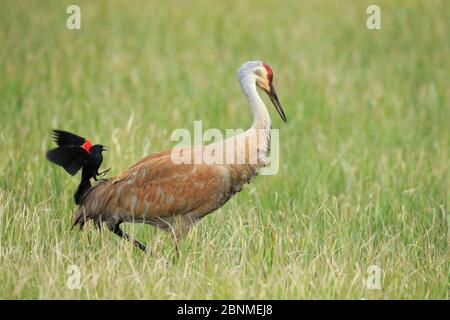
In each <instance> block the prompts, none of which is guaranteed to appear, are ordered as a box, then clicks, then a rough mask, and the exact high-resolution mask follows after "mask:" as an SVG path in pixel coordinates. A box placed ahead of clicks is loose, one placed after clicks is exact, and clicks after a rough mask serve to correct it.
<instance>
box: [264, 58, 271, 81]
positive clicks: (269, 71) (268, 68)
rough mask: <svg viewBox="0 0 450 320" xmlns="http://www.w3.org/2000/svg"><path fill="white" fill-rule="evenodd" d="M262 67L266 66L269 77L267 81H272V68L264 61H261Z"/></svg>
mask: <svg viewBox="0 0 450 320" xmlns="http://www.w3.org/2000/svg"><path fill="white" fill-rule="evenodd" d="M263 66H264V68H266V71H267V78H268V79H269V82H270V83H272V80H273V71H272V68H271V67H270V66H269V65H268V64H267V63H265V62H263Z"/></svg>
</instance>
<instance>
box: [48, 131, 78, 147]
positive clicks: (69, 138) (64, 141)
mask: <svg viewBox="0 0 450 320" xmlns="http://www.w3.org/2000/svg"><path fill="white" fill-rule="evenodd" d="M52 136H53V140H54V141H55V142H56V144H57V145H58V146H81V145H82V144H83V143H85V142H86V139H85V138H83V137H80V136H77V135H76V134H73V133H70V132H67V131H63V130H52Z"/></svg>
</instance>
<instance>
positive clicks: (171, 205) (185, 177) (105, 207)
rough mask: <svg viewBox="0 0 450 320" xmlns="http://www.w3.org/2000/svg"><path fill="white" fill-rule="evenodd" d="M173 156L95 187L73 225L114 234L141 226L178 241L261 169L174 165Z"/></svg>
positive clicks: (162, 155)
mask: <svg viewBox="0 0 450 320" xmlns="http://www.w3.org/2000/svg"><path fill="white" fill-rule="evenodd" d="M171 152H172V150H169V151H165V152H158V153H156V154H153V155H150V156H148V157H146V158H144V159H142V160H141V161H139V162H138V163H136V164H135V165H133V166H132V167H131V168H129V169H128V170H127V171H126V172H124V173H122V174H121V175H119V176H117V177H114V178H111V179H108V180H104V181H101V182H100V183H99V184H97V185H96V186H94V187H93V188H92V189H91V190H90V191H89V192H88V193H87V194H86V196H85V197H84V198H83V199H82V204H81V205H80V206H79V208H78V210H77V212H76V214H75V217H74V224H79V225H80V226H83V224H84V223H85V222H86V221H87V220H90V219H92V220H94V222H95V223H96V224H97V225H98V226H100V225H101V223H102V222H106V224H107V225H108V228H110V229H111V230H113V228H114V227H115V226H116V225H119V224H120V223H122V222H142V223H147V224H151V225H154V226H156V227H159V228H161V229H163V230H166V231H170V232H173V233H174V235H175V236H179V235H182V234H184V233H185V232H187V231H188V230H189V228H190V227H191V226H192V225H193V224H194V223H195V222H197V221H198V220H200V219H201V218H203V217H204V216H205V215H207V214H208V213H211V212H213V211H215V210H216V209H218V208H220V207H221V206H222V205H223V204H224V203H225V202H227V201H228V200H229V199H230V198H231V197H232V196H233V195H234V194H235V193H236V192H239V191H240V190H241V189H242V186H243V185H244V184H245V183H248V182H250V180H251V178H253V177H254V176H255V175H256V170H257V168H258V167H260V166H261V165H260V164H255V165H251V164H221V165H219V164H213V165H209V164H175V163H174V162H173V161H172V159H171ZM198 152H201V148H200V150H198Z"/></svg>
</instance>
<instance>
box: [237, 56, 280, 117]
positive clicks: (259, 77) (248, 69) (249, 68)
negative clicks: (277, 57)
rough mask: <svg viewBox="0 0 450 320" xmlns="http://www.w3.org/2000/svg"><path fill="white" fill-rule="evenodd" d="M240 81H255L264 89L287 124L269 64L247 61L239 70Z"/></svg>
mask: <svg viewBox="0 0 450 320" xmlns="http://www.w3.org/2000/svg"><path fill="white" fill-rule="evenodd" d="M238 77H239V81H241V83H242V81H243V80H244V79H249V77H250V79H254V81H255V84H256V85H257V86H258V87H260V88H261V89H263V90H264V91H265V92H266V93H267V94H268V95H269V97H270V100H271V101H272V103H273V105H274V106H275V109H276V110H277V112H278V114H279V115H280V117H281V119H283V121H284V122H287V120H286V115H285V113H284V110H283V107H282V106H281V103H280V100H279V99H278V96H277V92H276V91H275V87H274V86H273V83H272V81H273V71H272V68H271V67H269V65H268V64H267V63H264V62H262V61H247V62H245V63H244V64H243V65H242V66H241V67H240V68H239V70H238Z"/></svg>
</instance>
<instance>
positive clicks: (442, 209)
mask: <svg viewBox="0 0 450 320" xmlns="http://www.w3.org/2000/svg"><path fill="white" fill-rule="evenodd" d="M73 3H74V2H72V1H12V0H3V1H1V2H0V43H1V46H0V111H1V116H0V146H1V149H2V152H1V154H2V156H1V157H0V298H51V299H58V298H93V299H104V298H107V299H110V298H125V299H128V298H138V299H140V298H156V299H164V298H168V299H172V298H179V299H185V298H189V299H193V298H207V299H212V298H224V299H227V298H251V299H253V298H263V299H272V298H278V299H285V298H287V299H303V298H313V299H317V298H339V299H343V298H354V299H378V298H383V299H386V298H395V299H403V298H420V299H428V298H438V299H448V294H449V272H450V269H449V223H450V218H449V198H450V197H449V190H450V186H449V184H450V183H449V182H450V177H449V147H450V145H449V119H450V114H449V113H450V112H449V111H450V108H449V101H450V100H449V92H450V90H449V85H450V81H449V74H450V68H449V57H450V48H449V44H450V41H449V39H450V36H449V32H450V28H449V24H450V23H449V20H450V19H449V12H450V2H449V1H444V0H442V1H437V0H435V1H406V0H404V1H372V0H370V1H364V0H363V1H345V2H342V1H304V2H303V1H302V2H300V1H294V0H293V1H283V2H275V1H252V2H249V1H221V2H219V1H191V2H181V1H135V0H133V1H76V4H77V5H79V6H80V7H81V14H82V18H81V19H82V22H81V30H68V29H67V28H66V19H67V17H68V15H67V14H66V8H67V6H68V5H70V4H73ZM373 3H376V4H378V5H379V6H380V7H381V13H382V15H381V18H382V30H376V31H371V30H368V29H367V28H366V18H367V14H366V8H367V6H368V5H370V4H373ZM250 59H259V60H264V61H266V62H267V63H269V64H270V65H271V66H272V67H273V69H274V73H275V84H276V87H277V90H278V94H279V96H280V99H281V101H282V103H283V105H284V108H285V110H286V114H287V116H288V123H287V124H286V125H284V124H283V123H282V122H281V121H280V120H279V117H278V116H277V115H276V114H275V113H274V112H273V108H272V107H270V112H271V114H272V117H273V126H274V127H275V128H280V140H281V143H280V144H281V146H280V148H281V150H280V153H281V160H280V161H281V167H280V171H279V173H278V174H277V175H275V176H265V177H264V176H260V177H258V178H257V179H255V180H254V181H253V183H252V184H250V185H249V186H247V187H246V188H245V189H244V191H243V192H241V193H240V194H238V195H237V196H236V197H235V198H233V199H232V200H231V201H230V202H228V203H227V204H226V205H225V206H224V207H223V208H222V209H220V210H219V211H217V212H215V213H213V214H211V215H210V216H208V217H207V218H205V219H204V220H203V221H202V222H200V223H199V224H198V225H197V226H196V228H194V229H193V231H192V232H191V233H190V234H189V236H188V237H187V239H186V240H185V241H184V242H183V245H182V253H181V257H180V259H179V260H177V261H175V262H173V261H172V255H173V246H172V242H171V239H170V237H169V236H168V235H167V234H164V233H162V232H160V231H157V230H154V229H153V228H152V227H150V226H141V225H126V226H125V229H127V230H129V231H131V233H133V234H134V235H135V236H136V237H137V238H138V239H141V240H143V241H144V242H146V243H148V245H149V247H150V248H151V250H152V253H151V254H149V255H142V254H141V253H140V252H137V251H136V250H134V249H132V247H131V245H130V244H129V243H126V242H124V241H120V240H119V239H118V238H117V237H116V236H115V235H113V234H111V233H109V232H103V233H102V234H99V233H98V232H97V231H96V230H94V228H92V227H90V228H87V229H86V230H85V231H83V232H78V231H70V227H71V218H72V214H73V212H74V204H73V203H72V197H71V196H72V192H73V190H74V188H75V187H76V185H77V183H78V178H74V177H70V176H68V175H67V174H66V173H65V172H63V170H60V168H56V167H54V166H51V165H50V164H49V163H48V162H47V161H46V160H45V151H46V150H47V149H48V148H49V147H50V146H51V145H52V142H51V140H50V135H49V130H50V129H52V128H60V129H65V130H70V131H73V132H77V133H79V134H81V135H84V136H89V137H90V138H91V139H92V140H93V141H94V142H100V143H103V144H105V145H107V146H109V147H110V149H111V151H110V152H108V153H107V154H106V158H105V162H104V165H103V167H104V168H108V167H112V172H111V174H112V175H114V174H118V173H120V172H122V171H123V170H125V169H126V168H127V167H128V166H130V165H132V164H133V163H134V162H135V161H137V160H139V159H140V158H141V157H143V156H144V155H147V154H149V153H151V152H153V151H159V150H162V149H167V148H170V147H171V146H173V145H174V142H172V141H170V133H171V132H172V131H173V130H174V129H177V128H187V129H189V130H192V128H193V121H194V120H199V119H201V120H203V127H204V128H205V129H206V128H213V127H214V128H219V129H221V130H225V129H226V128H247V127H248V126H249V125H250V123H251V113H250V111H249V110H248V107H247V105H246V102H245V100H244V98H243V96H242V94H241V92H240V89H239V85H238V82H237V80H236V75H235V73H236V70H237V68H238V67H239V66H240V65H241V63H243V62H244V61H246V60H250ZM269 103H270V102H269ZM70 265H77V266H79V268H80V270H81V279H82V288H81V289H80V290H70V289H68V288H67V286H66V282H67V279H68V277H69V276H70V273H69V274H68V273H67V270H68V267H69V266H70ZM370 265H377V266H379V267H380V268H381V269H382V270H383V276H382V283H381V289H380V290H369V289H368V288H367V286H366V280H367V277H368V274H367V268H368V267H369V266H370Z"/></svg>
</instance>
